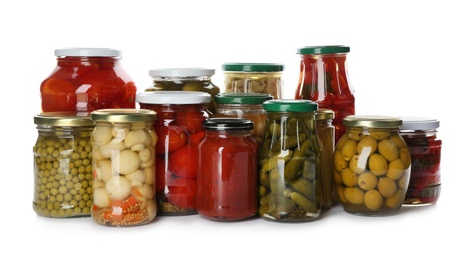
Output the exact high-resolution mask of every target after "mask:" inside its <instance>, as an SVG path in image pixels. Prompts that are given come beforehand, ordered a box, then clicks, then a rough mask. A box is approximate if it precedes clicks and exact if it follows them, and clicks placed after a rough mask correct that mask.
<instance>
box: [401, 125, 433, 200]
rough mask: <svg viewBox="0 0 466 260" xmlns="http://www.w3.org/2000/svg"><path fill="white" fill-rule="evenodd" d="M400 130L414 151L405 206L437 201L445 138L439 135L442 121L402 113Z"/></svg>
mask: <svg viewBox="0 0 466 260" xmlns="http://www.w3.org/2000/svg"><path fill="white" fill-rule="evenodd" d="M401 119H402V120H403V124H402V126H401V129H400V134H401V136H402V137H403V139H404V140H405V142H406V143H407V144H408V147H409V151H410V153H411V160H412V166H411V178H410V179H409V186H408V192H407V193H406V198H405V201H404V204H403V206H427V205H432V204H435V203H436V202H437V200H438V198H439V196H440V184H441V183H440V159H441V151H442V140H440V139H439V138H438V137H437V129H438V128H439V126H440V122H439V121H438V120H436V119H433V118H425V117H401Z"/></svg>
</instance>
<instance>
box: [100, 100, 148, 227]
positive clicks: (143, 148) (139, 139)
mask: <svg viewBox="0 0 466 260" xmlns="http://www.w3.org/2000/svg"><path fill="white" fill-rule="evenodd" d="M156 117H157V116H156V113H155V112H154V111H152V110H146V109H99V110H95V111H93V112H92V113H91V119H92V121H93V122H94V124H95V127H94V131H93V132H92V135H91V143H92V151H93V157H92V159H93V160H92V168H93V207H92V211H91V215H92V217H93V219H94V220H95V221H96V222H97V223H98V224H101V225H105V226H116V227H125V226H136V225H142V224H146V223H149V222H150V221H152V220H153V219H154V218H155V217H156V215H157V203H156V199H155V185H156V179H155V145H156V143H157V135H156V134H155V131H154V128H153V124H154V121H155V120H156Z"/></svg>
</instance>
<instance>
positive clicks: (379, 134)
mask: <svg viewBox="0 0 466 260" xmlns="http://www.w3.org/2000/svg"><path fill="white" fill-rule="evenodd" d="M369 134H370V135H371V136H372V137H374V138H375V140H377V141H382V140H384V139H387V138H389V137H390V135H391V133H390V130H388V129H370V130H369Z"/></svg>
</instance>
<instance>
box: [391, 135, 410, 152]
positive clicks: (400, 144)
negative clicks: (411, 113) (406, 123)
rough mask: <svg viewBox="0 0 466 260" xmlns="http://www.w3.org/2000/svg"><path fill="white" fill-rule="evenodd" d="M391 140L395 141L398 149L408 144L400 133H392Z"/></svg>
mask: <svg viewBox="0 0 466 260" xmlns="http://www.w3.org/2000/svg"><path fill="white" fill-rule="evenodd" d="M390 141H392V142H394V143H395V144H396V147H398V149H399V148H403V147H406V146H407V144H406V142H405V141H404V140H403V137H401V135H399V134H392V135H391V136H390Z"/></svg>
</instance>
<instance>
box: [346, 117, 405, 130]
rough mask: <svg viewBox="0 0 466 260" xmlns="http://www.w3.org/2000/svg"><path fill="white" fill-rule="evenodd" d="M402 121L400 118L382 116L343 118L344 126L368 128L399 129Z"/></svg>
mask: <svg viewBox="0 0 466 260" xmlns="http://www.w3.org/2000/svg"><path fill="white" fill-rule="evenodd" d="M401 124H402V120H401V119H400V118H398V117H391V116H381V115H353V116H347V117H345V118H343V125H345V126H352V127H368V128H399V127H400V126H401Z"/></svg>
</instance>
